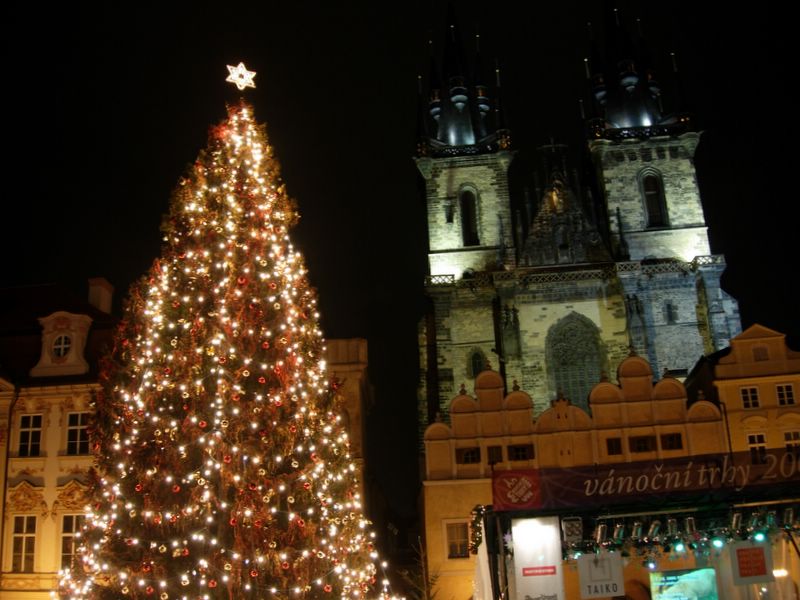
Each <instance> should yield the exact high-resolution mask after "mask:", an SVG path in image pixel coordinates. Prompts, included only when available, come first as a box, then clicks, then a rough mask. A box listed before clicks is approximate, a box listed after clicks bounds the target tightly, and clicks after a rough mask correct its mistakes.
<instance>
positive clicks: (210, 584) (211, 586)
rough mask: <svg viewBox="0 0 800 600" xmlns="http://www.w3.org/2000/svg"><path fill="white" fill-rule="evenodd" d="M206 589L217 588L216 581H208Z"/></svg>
mask: <svg viewBox="0 0 800 600" xmlns="http://www.w3.org/2000/svg"><path fill="white" fill-rule="evenodd" d="M208 587H210V588H215V587H217V580H216V579H212V580H211V581H209V582H208Z"/></svg>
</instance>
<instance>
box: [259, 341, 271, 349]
mask: <svg viewBox="0 0 800 600" xmlns="http://www.w3.org/2000/svg"><path fill="white" fill-rule="evenodd" d="M261 347H262V348H264V350H266V349H267V348H269V342H261Z"/></svg>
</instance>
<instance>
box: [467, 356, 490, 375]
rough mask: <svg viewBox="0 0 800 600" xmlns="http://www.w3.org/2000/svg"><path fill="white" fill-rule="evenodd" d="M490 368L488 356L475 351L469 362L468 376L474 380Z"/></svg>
mask: <svg viewBox="0 0 800 600" xmlns="http://www.w3.org/2000/svg"><path fill="white" fill-rule="evenodd" d="M488 368H489V367H488V366H487V364H486V356H485V355H484V354H483V352H481V351H480V350H478V349H475V350H473V351H472V352H470V353H469V358H468V360H467V375H468V376H469V377H470V378H472V379H474V378H475V377H477V376H478V375H480V374H481V373H483V372H484V371H486V370H487V369H488Z"/></svg>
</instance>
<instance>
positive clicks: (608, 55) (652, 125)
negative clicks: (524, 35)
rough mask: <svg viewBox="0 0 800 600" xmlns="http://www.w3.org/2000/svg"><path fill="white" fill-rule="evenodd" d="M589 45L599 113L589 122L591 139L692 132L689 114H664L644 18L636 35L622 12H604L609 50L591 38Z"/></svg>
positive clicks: (606, 42) (594, 91) (592, 78)
mask: <svg viewBox="0 0 800 600" xmlns="http://www.w3.org/2000/svg"><path fill="white" fill-rule="evenodd" d="M590 44H591V57H592V58H591V60H590V61H589V67H590V69H589V70H590V75H589V77H590V81H591V84H590V87H591V91H592V96H593V99H594V107H595V110H594V113H595V114H594V115H593V118H590V119H589V120H588V122H587V126H588V130H589V137H591V138H594V139H598V138H606V139H622V138H632V137H639V138H642V137H643V138H646V137H651V136H654V135H666V134H674V133H680V132H684V131H690V130H691V129H692V128H691V120H690V118H689V117H688V116H687V115H682V114H667V113H665V112H664V109H663V105H662V100H661V85H660V83H659V82H658V79H657V78H656V75H655V69H654V68H653V66H652V59H651V57H650V52H649V48H648V46H647V42H646V38H645V36H644V34H643V32H642V24H641V21H640V20H638V19H637V21H636V34H635V36H634V35H631V32H630V31H629V29H628V28H627V27H626V26H625V24H624V19H623V17H622V15H621V14H620V13H619V11H618V10H617V9H616V8H615V9H612V10H609V11H607V12H606V26H605V44H604V45H605V52H602V51H601V49H600V47H599V45H598V44H597V42H596V39H595V37H594V36H593V35H592V36H591V40H590Z"/></svg>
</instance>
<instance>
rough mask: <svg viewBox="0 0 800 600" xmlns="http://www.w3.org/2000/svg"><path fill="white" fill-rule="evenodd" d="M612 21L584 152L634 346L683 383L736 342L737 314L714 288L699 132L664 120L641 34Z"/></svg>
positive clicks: (597, 61)
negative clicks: (688, 372) (697, 161)
mask: <svg viewBox="0 0 800 600" xmlns="http://www.w3.org/2000/svg"><path fill="white" fill-rule="evenodd" d="M608 17H609V19H608V21H609V22H607V23H606V27H605V32H606V38H607V39H606V43H605V45H604V47H603V50H604V52H603V51H599V50H598V46H597V45H594V47H593V49H592V58H591V60H590V61H589V63H588V65H587V75H590V87H591V93H592V96H593V101H594V110H595V112H594V115H593V118H591V119H589V121H588V127H587V131H588V134H587V135H588V139H589V141H588V145H589V151H590V153H591V157H592V161H593V163H594V166H595V169H596V175H597V182H598V187H599V189H600V191H601V193H602V196H603V200H604V206H603V209H604V210H605V213H606V215H607V218H608V221H607V225H608V237H609V244H610V249H611V251H612V253H613V255H614V258H615V259H616V260H617V261H618V268H617V271H618V273H619V277H620V280H621V282H622V284H623V287H624V289H625V294H626V311H627V313H628V326H629V331H630V334H631V344H632V346H633V347H634V348H635V349H636V351H637V352H639V353H641V354H643V355H646V356H647V357H648V360H649V361H650V362H651V364H652V365H654V366H657V367H658V368H659V369H660V370H664V369H667V370H670V371H673V372H676V373H677V374H680V373H682V372H684V371H685V369H687V368H691V366H692V364H693V362H691V361H693V359H696V358H697V357H699V356H700V355H701V354H703V353H709V352H712V351H714V350H715V349H718V348H722V347H725V346H726V345H727V344H728V341H729V340H730V338H731V337H733V336H735V335H737V334H738V333H739V331H740V330H741V325H740V322H739V310H738V305H737V304H736V301H735V300H734V299H733V298H731V297H730V296H729V295H728V294H727V293H726V292H725V291H724V290H723V289H722V288H721V286H720V278H721V276H722V273H723V271H724V269H725V259H724V257H723V256H721V255H712V254H711V250H710V245H709V241H708V233H707V227H706V222H705V217H704V214H703V206H702V203H701V200H700V192H699V189H698V185H697V174H696V171H695V166H694V154H695V150H696V149H697V146H698V144H699V143H700V137H701V132H700V131H697V129H696V128H695V125H694V122H693V119H692V117H691V115H689V114H688V113H685V112H680V111H677V112H668V111H666V110H665V108H664V104H665V102H664V99H663V97H662V89H661V85H660V84H659V82H658V78H657V77H656V73H655V71H654V69H653V65H652V60H651V57H650V54H649V51H648V47H647V43H646V40H645V38H644V36H643V35H642V34H641V31H640V32H639V34H638V35H637V36H636V37H635V38H634V37H633V36H631V35H630V34H629V32H628V31H627V30H626V28H625V27H624V26H623V25H622V23H621V18H620V14H619V13H618V12H617V11H616V10H614V11H613V12H610V13H608ZM673 65H674V58H673ZM677 101H679V99H678V100H676V102H677ZM687 361H689V362H688V364H687Z"/></svg>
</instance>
